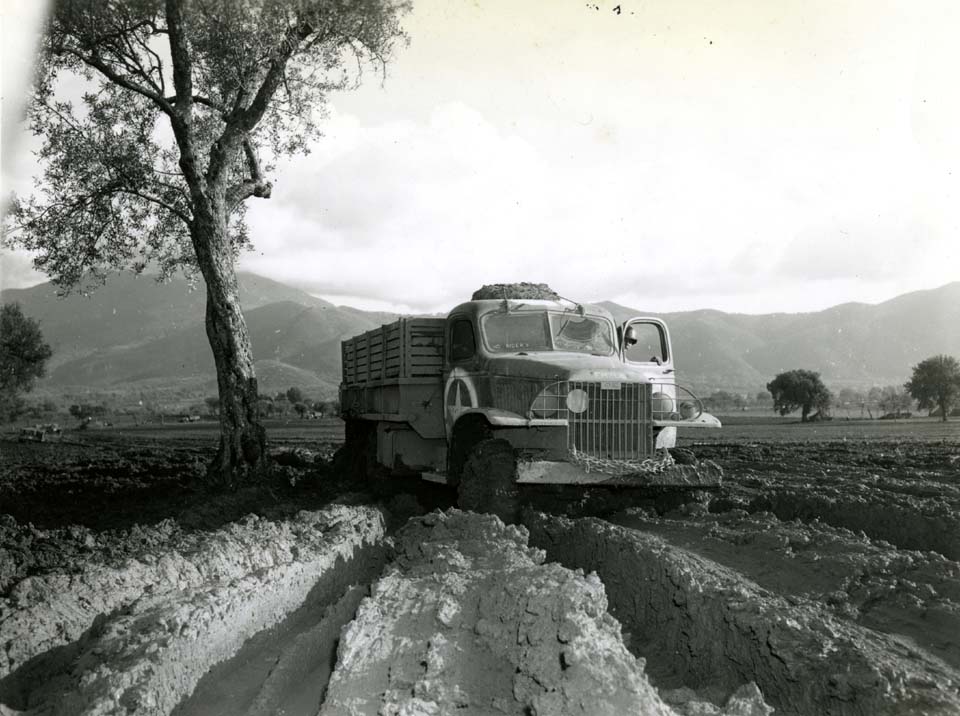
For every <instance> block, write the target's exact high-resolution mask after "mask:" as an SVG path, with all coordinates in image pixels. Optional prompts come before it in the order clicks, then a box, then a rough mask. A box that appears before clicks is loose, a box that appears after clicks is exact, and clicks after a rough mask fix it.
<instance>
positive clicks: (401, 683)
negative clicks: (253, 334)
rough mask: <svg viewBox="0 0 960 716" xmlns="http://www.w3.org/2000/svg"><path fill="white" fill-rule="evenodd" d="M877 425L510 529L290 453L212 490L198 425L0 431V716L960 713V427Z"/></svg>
mask: <svg viewBox="0 0 960 716" xmlns="http://www.w3.org/2000/svg"><path fill="white" fill-rule="evenodd" d="M917 425H919V424H917ZM930 425H932V424H930ZM792 427H793V428H796V430H797V431H799V430H804V429H805V428H806V426H792ZM868 428H869V430H872V431H878V432H875V433H873V434H870V435H864V434H860V435H859V436H857V435H855V434H854V433H853V432H851V433H850V434H847V435H844V434H842V433H841V432H837V433H830V434H829V435H824V434H819V435H814V434H812V433H810V432H807V433H805V434H804V437H803V439H789V438H786V439H783V440H780V439H776V438H777V435H775V434H773V433H770V434H768V435H766V436H765V438H766V439H764V440H763V441H756V440H752V439H751V438H750V435H749V434H744V435H742V437H740V438H739V439H734V440H729V441H727V442H712V443H710V444H689V443H688V445H687V447H689V448H691V449H692V450H693V452H694V453H695V454H696V455H697V457H699V458H701V459H711V460H714V461H716V462H717V463H719V464H720V465H721V466H722V468H723V470H724V473H725V485H724V487H723V488H722V489H721V490H719V491H717V492H711V493H705V494H699V495H696V496H695V497H696V499H694V500H691V501H687V502H679V501H676V500H650V499H646V498H644V497H643V496H639V495H637V494H634V493H628V492H620V493H616V494H605V495H601V496H599V499H595V500H591V501H587V502H586V503H584V502H582V501H581V502H579V503H576V504H570V503H567V504H563V505H561V508H560V509H551V505H552V504H553V503H552V502H551V500H549V499H546V500H542V501H541V500H537V499H534V500H532V503H531V504H530V505H528V506H527V509H526V510H525V511H524V516H523V524H522V525H518V526H508V527H504V526H503V525H502V523H500V522H499V521H498V520H496V518H493V517H489V516H479V515H472V514H470V513H462V512H459V511H456V510H450V509H447V510H446V511H444V512H435V511H434V512H429V510H431V509H433V508H435V507H441V508H445V507H446V506H448V505H449V504H450V501H451V497H452V496H451V495H450V494H448V493H436V492H425V491H422V490H421V491H415V492H408V493H405V494H401V495H400V496H395V497H393V498H391V499H390V500H388V501H387V502H385V503H384V502H378V501H377V500H376V499H374V498H373V497H372V496H370V495H368V494H365V493H364V492H363V491H362V489H360V488H361V486H357V485H351V484H349V483H348V482H346V481H345V480H344V479H343V476H342V475H338V474H337V473H336V471H335V470H333V468H332V466H331V463H330V461H329V456H330V454H331V452H332V447H333V446H332V445H331V444H329V443H322V444H321V443H318V442H317V441H314V440H311V439H310V436H309V435H302V436H297V437H296V438H289V439H288V440H286V441H285V443H286V444H285V445H283V446H282V447H283V449H282V450H279V451H278V452H277V454H276V456H277V459H278V461H279V462H281V463H283V464H284V465H285V466H284V467H282V468H281V469H280V470H279V471H278V478H277V479H276V480H275V481H274V482H273V483H271V484H270V485H269V486H265V487H263V488H259V489H253V488H251V489H249V490H246V491H240V492H238V493H236V494H232V495H227V496H219V497H216V498H212V497H210V496H209V495H208V494H206V493H204V492H203V491H201V490H199V489H197V487H196V479H195V478H196V477H197V475H198V474H199V472H200V470H201V469H202V466H203V463H204V461H205V460H206V459H208V457H209V455H210V450H209V448H208V447H207V443H205V442H203V441H201V440H198V439H196V437H195V436H188V435H180V434H178V435H168V436H164V435H162V434H157V435H146V434H139V435H123V434H114V435H101V436H98V437H97V438H96V439H88V440H86V441H81V440H80V439H77V440H74V441H73V442H75V443H76V444H71V441H69V440H68V441H67V442H66V443H64V444H42V445H40V444H22V445H21V444H16V443H12V442H9V441H7V442H3V443H2V444H0V449H2V451H3V456H2V462H0V549H2V551H0V713H2V714H4V715H6V714H16V713H29V714H108V713H109V714H121V713H122V714H127V713H149V714H169V713H177V714H184V715H186V714H228V713H229V714H269V713H287V714H311V715H312V714H319V713H323V714H341V713H342V714H368V713H369V714H446V713H458V714H460V713H463V714H470V713H478V714H479V713H483V714H494V713H505V714H531V713H536V714H567V713H570V714H572V713H578V714H622V713H638V714H641V713H642V714H671V713H681V714H690V715H693V714H728V716H733V715H734V714H740V715H746V714H768V713H771V711H772V712H775V713H787V714H858V715H859V714H862V715H864V716H867V715H870V714H925V713H928V714H960V425H957V426H956V428H957V432H956V433H954V432H952V428H953V425H951V424H948V426H946V427H943V426H934V428H935V429H933V428H931V429H930V430H929V431H927V432H926V433H925V432H924V430H923V429H922V427H917V426H911V428H910V430H911V432H910V433H909V434H907V432H906V431H899V433H898V430H897V428H896V426H892V427H883V428H878V427H876V426H873V425H870V426H868ZM741 429H744V428H741ZM775 430H776V431H777V434H779V433H781V432H782V433H788V432H790V431H791V426H776V428H775ZM830 430H834V427H833V426H831V427H830ZM883 430H885V431H886V432H885V433H884V432H879V431H883ZM944 430H946V432H944ZM799 434H800V433H799V432H793V433H792V435H793V436H794V437H796V436H797V435H799ZM738 435H739V433H738V432H737V431H733V432H732V436H733V437H734V438H737V436H738ZM291 448H295V449H291ZM301 448H308V449H309V450H304V449H301ZM424 513H428V514H426V515H425V516H419V517H418V516H416V515H417V514H420V515H424ZM411 515H414V516H413V517H411Z"/></svg>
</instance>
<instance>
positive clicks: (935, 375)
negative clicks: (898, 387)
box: [904, 355, 960, 422]
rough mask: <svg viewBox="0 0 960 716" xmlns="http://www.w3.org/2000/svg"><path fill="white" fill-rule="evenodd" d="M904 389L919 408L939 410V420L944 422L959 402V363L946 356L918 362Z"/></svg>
mask: <svg viewBox="0 0 960 716" xmlns="http://www.w3.org/2000/svg"><path fill="white" fill-rule="evenodd" d="M904 387H906V389H907V392H909V393H910V395H911V396H913V397H914V398H915V399H916V401H917V404H918V405H919V406H920V407H921V408H926V409H928V410H932V409H934V408H937V409H939V412H940V419H941V420H943V421H944V422H946V420H947V416H948V415H949V414H950V410H951V409H952V408H953V406H955V405H957V403H958V402H960V362H958V361H957V359H956V358H954V357H953V356H947V355H938V356H933V357H932V358H927V359H926V360H923V361H920V362H919V363H918V364H917V365H915V366H914V367H913V375H912V376H911V378H910V380H908V381H907V382H906V384H905V386H904Z"/></svg>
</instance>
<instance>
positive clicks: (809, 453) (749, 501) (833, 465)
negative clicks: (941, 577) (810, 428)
mask: <svg viewBox="0 0 960 716" xmlns="http://www.w3.org/2000/svg"><path fill="white" fill-rule="evenodd" d="M957 439H958V441H960V431H958V435H957ZM695 452H696V453H697V456H698V457H701V458H710V459H717V460H719V462H720V463H721V464H722V465H723V466H724V468H725V469H726V470H727V471H728V474H730V475H731V476H732V479H730V480H729V481H728V483H727V484H726V485H725V486H724V490H723V498H722V499H721V500H718V501H717V503H716V504H715V505H713V506H712V507H711V509H713V510H716V511H725V510H728V509H731V508H742V509H745V510H747V511H749V512H772V513H774V514H775V515H776V516H777V517H778V518H779V519H781V520H793V519H800V520H803V521H805V522H812V521H815V520H819V521H822V522H826V523H827V524H830V525H833V526H834V527H842V528H845V529H849V530H853V531H855V532H863V533H864V534H865V535H867V536H869V537H871V538H873V539H877V540H885V541H887V542H890V543H891V544H894V545H896V546H898V547H902V548H905V549H911V550H935V551H937V552H939V553H940V554H942V555H944V556H946V557H948V558H950V559H953V560H957V559H960V444H958V442H949V443H947V442H945V443H943V444H919V443H896V442H894V443H864V442H854V441H844V442H840V443H813V444H809V445H807V444H800V445H716V446H699V447H697V448H695Z"/></svg>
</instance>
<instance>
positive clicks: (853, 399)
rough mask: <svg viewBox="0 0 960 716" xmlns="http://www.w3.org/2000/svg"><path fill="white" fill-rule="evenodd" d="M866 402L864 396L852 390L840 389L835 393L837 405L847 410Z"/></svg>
mask: <svg viewBox="0 0 960 716" xmlns="http://www.w3.org/2000/svg"><path fill="white" fill-rule="evenodd" d="M865 400H866V396H865V395H864V394H863V393H862V392H861V391H859V390H856V389H854V388H841V389H840V391H839V392H838V393H837V403H838V404H839V405H842V406H844V407H845V408H849V407H851V406H854V405H860V404H861V403H863V402H864V401H865Z"/></svg>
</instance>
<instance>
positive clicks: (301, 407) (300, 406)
mask: <svg viewBox="0 0 960 716" xmlns="http://www.w3.org/2000/svg"><path fill="white" fill-rule="evenodd" d="M293 409H294V410H295V411H297V415H299V416H300V417H301V418H302V417H303V416H304V415H306V414H307V410H309V408H308V407H307V404H306V403H294V404H293Z"/></svg>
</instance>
